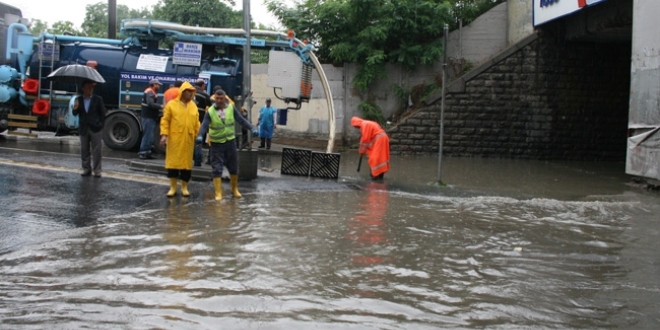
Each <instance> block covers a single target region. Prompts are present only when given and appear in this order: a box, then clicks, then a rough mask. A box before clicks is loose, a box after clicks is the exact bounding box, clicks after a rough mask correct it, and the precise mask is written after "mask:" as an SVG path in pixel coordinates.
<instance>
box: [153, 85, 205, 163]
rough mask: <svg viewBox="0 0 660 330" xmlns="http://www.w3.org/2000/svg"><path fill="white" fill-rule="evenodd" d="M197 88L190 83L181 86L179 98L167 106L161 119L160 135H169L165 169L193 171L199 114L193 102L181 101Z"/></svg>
mask: <svg viewBox="0 0 660 330" xmlns="http://www.w3.org/2000/svg"><path fill="white" fill-rule="evenodd" d="M187 89H191V90H193V97H192V98H193V99H195V95H194V93H195V87H193V86H192V85H191V84H190V83H189V82H187V81H186V82H184V83H183V85H181V88H180V91H181V92H180V93H179V96H177V98H176V99H174V100H172V101H170V102H168V103H167V105H165V109H163V117H162V118H161V119H160V134H161V135H167V147H166V149H165V168H167V169H176V170H192V166H193V150H194V147H195V138H196V137H197V133H198V132H199V126H200V123H199V112H197V105H196V104H195V102H193V100H190V101H188V103H183V101H181V95H183V91H185V90H187Z"/></svg>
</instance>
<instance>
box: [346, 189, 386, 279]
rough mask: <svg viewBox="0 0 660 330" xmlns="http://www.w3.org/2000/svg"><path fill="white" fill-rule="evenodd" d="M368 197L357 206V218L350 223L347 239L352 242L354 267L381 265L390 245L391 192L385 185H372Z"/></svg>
mask: <svg viewBox="0 0 660 330" xmlns="http://www.w3.org/2000/svg"><path fill="white" fill-rule="evenodd" d="M365 191H366V194H365V197H364V198H362V199H361V200H360V201H359V202H358V209H357V212H356V214H355V216H354V217H352V218H351V219H350V220H349V222H348V230H349V232H348V234H347V235H346V237H347V238H348V239H349V240H351V241H352V246H353V249H352V253H353V256H352V257H351V260H352V261H353V264H354V265H359V266H372V265H376V264H382V263H383V261H384V259H385V258H386V257H387V256H386V255H385V256H384V255H382V253H384V252H385V251H386V250H384V249H383V248H382V247H383V246H385V245H387V244H388V242H387V236H386V235H387V228H386V223H385V215H386V214H387V209H388V205H389V203H388V202H389V196H390V195H389V192H388V191H387V186H386V184H385V183H376V182H370V183H368V184H367V185H366V186H365Z"/></svg>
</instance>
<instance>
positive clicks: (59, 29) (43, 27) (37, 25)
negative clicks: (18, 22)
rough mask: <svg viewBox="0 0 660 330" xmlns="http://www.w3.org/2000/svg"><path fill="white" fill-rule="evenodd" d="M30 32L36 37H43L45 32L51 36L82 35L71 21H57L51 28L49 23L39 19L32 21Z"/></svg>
mask: <svg viewBox="0 0 660 330" xmlns="http://www.w3.org/2000/svg"><path fill="white" fill-rule="evenodd" d="M29 31H30V34H32V35H35V36H38V35H41V34H42V33H44V32H46V33H50V34H71V35H77V34H79V33H80V31H78V29H76V28H75V27H74V25H73V23H72V22H70V21H57V22H55V23H54V24H53V26H52V27H49V26H48V22H44V21H42V20H39V19H34V20H32V22H31V24H30V28H29Z"/></svg>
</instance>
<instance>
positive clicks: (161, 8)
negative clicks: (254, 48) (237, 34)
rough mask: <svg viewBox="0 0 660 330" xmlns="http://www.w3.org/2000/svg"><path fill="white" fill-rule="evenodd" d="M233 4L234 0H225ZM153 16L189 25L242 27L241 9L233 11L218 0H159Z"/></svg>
mask: <svg viewBox="0 0 660 330" xmlns="http://www.w3.org/2000/svg"><path fill="white" fill-rule="evenodd" d="M225 2H226V3H228V4H230V5H233V4H234V1H225ZM153 13H154V18H156V19H158V20H163V21H168V22H173V23H177V24H183V25H190V26H206V27H219V28H241V27H243V13H242V11H234V10H233V9H232V8H231V7H230V6H228V5H227V4H225V3H223V2H221V1H220V0H160V1H159V2H158V4H157V5H156V6H155V8H154V12H153Z"/></svg>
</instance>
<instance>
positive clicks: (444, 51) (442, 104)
mask: <svg viewBox="0 0 660 330" xmlns="http://www.w3.org/2000/svg"><path fill="white" fill-rule="evenodd" d="M443 34H444V38H443V41H442V57H443V58H442V100H441V101H440V139H439V141H438V184H440V185H443V183H442V149H443V148H442V145H443V143H444V142H443V135H444V126H445V85H446V84H445V80H447V42H448V40H449V25H447V24H445V27H444V29H443Z"/></svg>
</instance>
